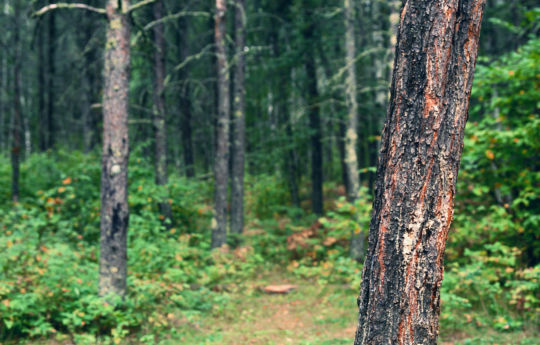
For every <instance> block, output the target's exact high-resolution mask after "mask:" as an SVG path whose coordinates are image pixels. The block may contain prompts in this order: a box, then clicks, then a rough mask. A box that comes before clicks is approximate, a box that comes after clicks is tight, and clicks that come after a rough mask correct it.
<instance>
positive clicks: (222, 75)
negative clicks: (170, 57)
mask: <svg viewBox="0 0 540 345" xmlns="http://www.w3.org/2000/svg"><path fill="white" fill-rule="evenodd" d="M216 10H217V11H216V17H215V43H216V51H217V75H218V118H217V131H216V132H217V133H216V141H217V142H216V144H217V145H216V158H215V162H214V176H215V195H214V217H213V218H212V244H211V245H212V248H219V247H221V246H223V245H224V244H225V242H226V239H227V180H228V177H229V176H228V175H229V169H228V161H229V121H230V119H229V112H230V110H229V102H230V100H229V97H230V95H229V71H228V66H227V55H226V51H225V27H226V25H225V24H226V16H225V14H226V11H227V3H226V0H216Z"/></svg>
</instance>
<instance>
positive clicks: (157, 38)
mask: <svg viewBox="0 0 540 345" xmlns="http://www.w3.org/2000/svg"><path fill="white" fill-rule="evenodd" d="M153 7H154V20H160V19H161V18H162V17H163V0H157V1H156V2H155V3H154V6H153ZM153 31H154V44H155V50H154V135H155V142H154V145H155V146H154V147H155V174H156V185H158V186H167V184H168V182H169V178H168V175H167V125H166V116H165V87H164V86H165V85H164V83H165V37H164V33H163V24H162V23H161V24H157V25H155V26H154V28H153ZM166 199H168V198H166ZM159 210H160V212H161V215H162V216H163V217H165V219H168V221H165V224H166V225H167V226H170V224H171V222H172V210H171V204H169V202H168V200H160V202H159Z"/></svg>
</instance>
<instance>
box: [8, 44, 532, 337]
mask: <svg viewBox="0 0 540 345" xmlns="http://www.w3.org/2000/svg"><path fill="white" fill-rule="evenodd" d="M539 59H540V41H539V40H538V39H531V40H530V41H529V42H528V43H527V44H526V45H524V46H522V47H520V48H519V49H518V50H517V51H516V52H512V53H509V54H508V55H506V56H503V57H502V58H501V59H499V60H498V61H495V62H490V63H489V64H487V62H486V61H484V60H482V59H480V61H479V64H478V69H477V73H476V76H475V86H474V89H473V92H472V96H471V97H472V98H471V109H470V121H469V124H468V126H467V131H466V137H465V147H464V150H463V157H462V163H461V170H460V175H459V179H458V193H457V195H456V205H455V217H454V222H453V225H452V229H451V231H450V235H449V240H448V246H447V250H446V258H445V275H444V281H443V285H442V289H441V290H442V291H441V300H442V303H441V305H442V310H441V317H440V321H441V338H442V343H443V344H460V345H465V344H490V345H495V344H498V345H501V344H518V345H528V344H534V343H535V339H538V338H539V328H538V325H539V321H540V320H539V315H540V264H539V263H540V216H539V215H540V199H539V198H538V196H539V195H540V173H539V171H538V164H537V162H536V161H537V158H538V157H539V156H540V142H539V141H538V138H539V137H540V120H539V117H538V108H539V104H538V99H540V97H539V95H540V84H539V83H538V76H540V64H538V63H537V62H538V60H539ZM501 85H504V87H500V86H501ZM535 160H536V161H535ZM99 162H100V158H99V155H98V154H95V153H94V154H88V155H85V154H82V153H79V152H67V151H62V150H60V151H59V152H56V153H54V154H53V153H42V154H32V155H30V156H29V157H25V160H24V162H23V164H22V166H21V186H20V194H21V196H20V203H19V204H17V205H13V204H12V203H11V202H10V201H9V200H10V163H9V159H8V158H7V157H5V156H0V343H1V344H10V345H11V344H20V343H25V342H29V343H32V342H39V341H41V340H43V341H44V342H45V344H54V343H55V342H56V344H58V342H59V343H65V344H67V343H75V344H81V345H83V344H169V343H170V344H173V343H179V342H180V343H182V344H217V343H220V344H237V343H239V342H238V341H237V339H240V338H241V337H243V336H248V337H249V336H251V335H255V337H251V338H249V339H246V340H245V341H247V342H244V343H249V341H251V340H253V341H259V343H256V342H255V343H254V344H284V343H285V344H286V343H291V344H341V343H344V344H345V343H350V341H351V337H352V335H353V333H354V327H355V322H356V315H355V314H356V306H355V298H356V295H357V294H358V292H359V289H360V283H361V271H362V265H361V264H360V263H357V262H356V261H354V260H351V259H349V238H350V236H351V235H352V234H363V235H364V236H367V232H368V229H369V221H370V213H371V202H372V200H371V199H370V192H369V191H368V190H367V189H365V188H363V189H362V190H361V191H360V198H359V199H358V201H357V202H355V203H354V204H350V203H347V202H346V201H345V199H344V197H343V194H344V193H343V187H342V186H340V185H338V184H336V183H335V182H332V181H329V182H327V183H326V184H325V186H324V195H325V200H326V201H325V209H326V213H325V215H324V216H323V217H316V216H314V215H312V214H310V212H309V209H310V204H309V201H308V200H309V184H307V183H302V184H301V185H300V196H301V198H302V200H303V201H302V202H301V203H300V205H301V206H302V207H292V206H291V200H290V198H289V193H288V190H287V184H286V183H285V182H284V180H285V179H284V178H283V177H281V176H279V175H278V174H275V175H258V176H247V178H246V205H245V209H246V228H245V233H244V235H242V236H236V237H232V236H231V237H230V238H229V243H228V246H227V247H225V248H223V249H222V250H218V251H213V252H212V251H211V250H210V236H211V233H210V218H211V212H212V206H211V205H212V195H213V186H212V183H211V182H209V181H207V180H204V179H197V178H195V179H186V178H183V177H180V176H178V175H177V174H175V173H171V176H170V181H169V186H168V187H169V188H168V190H167V189H165V188H162V187H158V186H156V185H155V184H154V182H153V181H154V178H153V168H152V162H151V161H149V160H148V159H145V158H144V155H143V154H142V150H141V148H138V149H136V150H134V151H133V152H132V153H131V158H130V169H129V207H130V226H129V244H128V246H129V248H128V258H129V262H128V263H129V269H128V295H127V296H126V298H125V299H124V300H121V301H109V303H107V302H105V301H104V300H102V299H100V298H98V297H97V280H98V256H99V250H98V242H99V211H100V209H99V207H100V206H99V205H100V201H99V200H100V198H99V183H100V173H101V168H100V163H99ZM535 162H536V163H535ZM163 201H165V202H169V203H170V204H171V208H172V211H173V218H174V220H173V223H172V224H164V221H163V219H161V217H160V215H159V212H158V203H159V202H163ZM276 267H279V270H278V271H277V273H276V272H274V273H267V272H272V271H273V270H274V271H275V270H276ZM273 282H289V283H290V282H292V283H294V284H297V285H298V286H299V287H298V289H296V290H295V291H294V292H293V293H291V294H289V295H285V296H269V295H265V294H262V293H261V292H260V287H261V286H263V285H264V284H267V283H268V284H270V283H273ZM265 306H266V309H265ZM285 311H287V313H285V314H282V315H281V314H280V313H283V312H285ZM280 315H281V316H282V317H281V318H280V317H279V316H280ZM290 315H295V317H294V318H292V319H291V318H290ZM319 316H320V317H321V318H319ZM281 319H286V320H288V321H289V323H288V324H280V322H281V321H280V320H281ZM265 320H269V321H267V322H266V321H265ZM290 325H293V326H295V328H294V329H291V328H290V327H291V326H290ZM299 330H300V331H299ZM317 332H319V333H320V334H317ZM257 339H259V340H257Z"/></svg>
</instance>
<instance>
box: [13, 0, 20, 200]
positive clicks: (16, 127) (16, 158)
mask: <svg viewBox="0 0 540 345" xmlns="http://www.w3.org/2000/svg"><path fill="white" fill-rule="evenodd" d="M14 8H15V13H14V16H15V29H14V32H13V46H14V47H15V59H14V69H13V72H14V76H13V78H14V92H13V124H12V128H11V131H12V140H13V142H12V148H11V199H12V200H13V202H15V203H16V202H19V169H20V164H21V162H20V161H21V146H22V138H21V128H22V109H21V48H20V32H19V31H20V28H19V23H20V21H19V15H20V14H19V4H18V2H16V3H15V4H14Z"/></svg>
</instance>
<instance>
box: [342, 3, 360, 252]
mask: <svg viewBox="0 0 540 345" xmlns="http://www.w3.org/2000/svg"><path fill="white" fill-rule="evenodd" d="M354 18H355V15H354V0H345V28H346V31H345V48H346V58H345V65H346V67H347V80H346V81H345V93H346V101H347V102H346V103H347V110H348V113H347V114H348V115H347V131H346V133H345V138H344V139H345V167H346V169H347V174H346V176H347V186H348V187H349V189H348V190H347V200H348V201H349V202H354V201H356V199H357V198H358V190H359V188H360V181H359V176H358V158H357V154H356V142H357V140H358V102H357V100H356V64H355V57H356V44H355V41H354ZM350 256H351V258H353V259H355V260H360V259H361V258H362V257H363V256H364V234H363V233H361V232H360V233H355V232H354V231H353V232H352V233H351V247H350Z"/></svg>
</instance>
